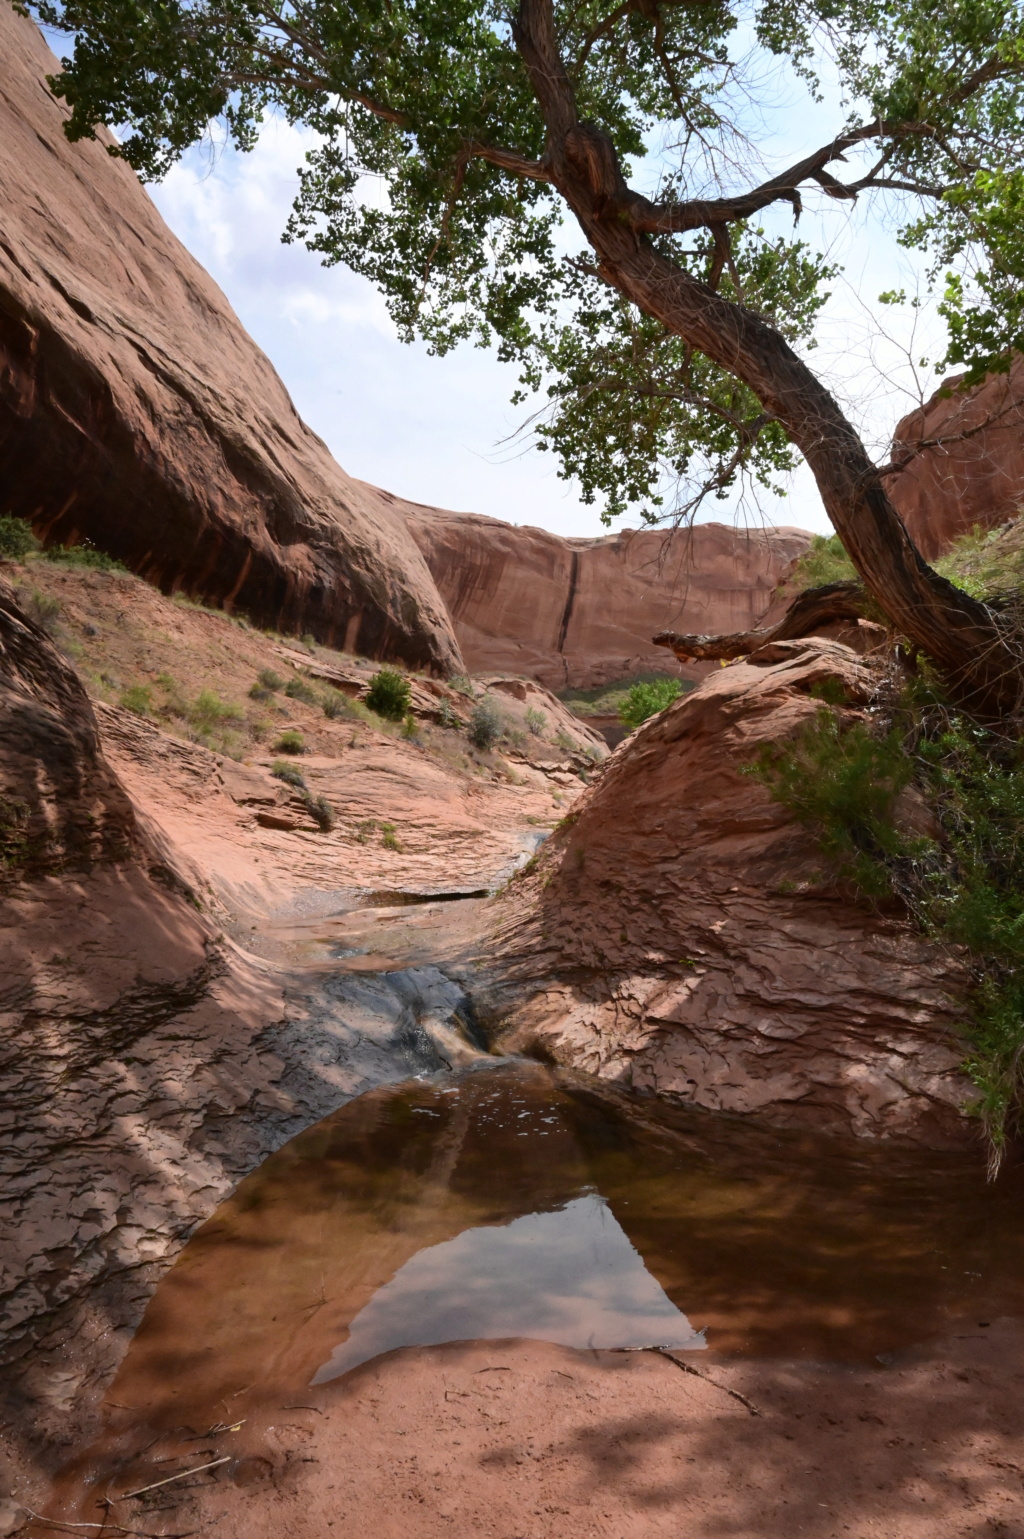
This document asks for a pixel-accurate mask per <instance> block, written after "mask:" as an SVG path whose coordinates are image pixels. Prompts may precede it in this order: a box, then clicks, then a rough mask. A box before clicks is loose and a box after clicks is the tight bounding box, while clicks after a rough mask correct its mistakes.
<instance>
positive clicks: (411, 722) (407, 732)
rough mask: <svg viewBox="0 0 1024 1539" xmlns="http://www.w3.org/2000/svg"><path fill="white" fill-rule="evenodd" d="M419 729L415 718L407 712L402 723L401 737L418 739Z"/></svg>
mask: <svg viewBox="0 0 1024 1539" xmlns="http://www.w3.org/2000/svg"><path fill="white" fill-rule="evenodd" d="M419 735H420V729H419V724H418V723H417V721H416V718H415V716H414V715H413V714H412V712H411V711H409V712H408V713H407V714H406V716H405V718H404V720H403V722H402V736H403V737H419Z"/></svg>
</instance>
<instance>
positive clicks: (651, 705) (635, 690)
mask: <svg viewBox="0 0 1024 1539" xmlns="http://www.w3.org/2000/svg"><path fill="white" fill-rule="evenodd" d="M682 692H683V686H682V685H681V684H680V682H679V680H678V679H652V680H651V681H650V682H649V683H647V684H634V685H632V686H631V688H630V689H629V691H628V693H627V695H626V698H625V700H623V702H622V704H621V705H620V706H619V720H620V721H621V723H622V725H623V726H624V727H628V728H629V730H630V731H631V732H635V731H636V729H637V727H639V725H640V723H641V722H644V721H646V720H647V719H648V717H650V716H657V714H658V712H659V711H664V710H665V709H666V708H667V707H668V706H670V705H671V704H672V702H673V700H678V699H679V696H680V695H681V694H682Z"/></svg>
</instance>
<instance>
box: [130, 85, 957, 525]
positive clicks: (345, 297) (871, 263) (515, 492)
mask: <svg viewBox="0 0 1024 1539" xmlns="http://www.w3.org/2000/svg"><path fill="white" fill-rule="evenodd" d="M797 116H799V114H797ZM788 121H789V125H791V123H792V115H790V118H789V120H788ZM800 127H801V130H802V132H806V133H807V134H813V133H814V132H815V131H816V130H817V127H818V125H816V124H810V125H808V124H807V123H805V122H803V121H801V123H800ZM826 138H827V134H826ZM310 142H311V140H310V138H309V136H308V135H306V134H305V133H303V132H302V131H300V130H298V129H295V128H292V127H289V126H288V125H287V124H285V123H283V122H281V121H279V120H273V121H271V122H269V123H268V124H267V126H266V128H265V130H264V132H263V133H262V135H261V137H260V140H259V143H258V145H257V147H256V149H255V150H254V151H253V152H252V153H251V154H250V155H239V154H237V153H236V152H235V151H233V150H231V149H230V148H227V149H225V148H214V147H211V146H209V145H207V146H202V147H200V148H197V149H195V150H193V151H191V152H190V153H189V154H188V155H187V156H186V158H185V160H184V161H183V162H182V163H181V164H179V165H178V166H176V167H175V168H174V169H173V170H172V171H171V173H170V174H169V176H168V177H167V179H166V181H165V182H164V183H163V184H162V185H161V186H158V187H155V188H153V189H151V190H152V193H153V197H154V199H155V201H156V203H157V204H158V206H159V208H160V210H161V212H162V213H163V215H164V217H165V219H166V220H167V222H168V224H169V225H170V226H171V227H172V229H174V231H175V232H176V233H177V235H178V236H179V237H180V238H181V240H183V241H184V243H185V245H186V246H188V247H189V249H190V250H191V251H192V252H193V253H194V255H195V256H196V257H197V258H198V260H199V261H201V262H202V263H203V265H204V266H205V267H206V268H207V269H208V270H209V272H210V273H211V274H212V276H213V277H214V278H215V279H216V281H217V282H218V283H219V284H220V285H221V287H222V288H223V289H224V291H225V293H226V294H227V296H228V299H229V300H230V302H231V304H232V305H233V307H234V309H235V311H236V312H237V314H238V315H239V317H240V319H241V320H242V323H243V324H244V325H245V326H246V328H247V329H248V330H249V332H250V333H251V334H252V336H253V337H254V338H255V339H256V341H257V342H258V343H259V345H260V346H261V347H262V348H263V349H264V350H265V351H266V352H267V353H268V355H269V356H270V358H271V360H272V361H273V363H274V365H275V367H276V368H277V370H278V372H279V373H280V375H281V376H282V378H283V379H284V381H285V383H286V385H287V386H288V388H289V390H290V391H291V394H292V396H293V398H294V400H295V404H296V406H297V408H298V410H299V411H300V413H301V414H302V416H303V417H305V419H306V421H307V422H309V424H310V426H311V427H313V428H314V429H315V431H316V432H318V433H319V434H320V435H321V436H322V437H323V438H324V439H325V440H326V442H327V443H328V444H329V445H330V447H331V449H332V451H333V453H334V454H335V456H336V457H337V459H338V460H339V462H340V463H341V464H342V465H344V467H345V468H346V470H348V471H349V472H350V473H351V474H353V475H356V476H360V477H362V478H364V479H366V480H368V481H372V482H375V483H376V484H378V485H380V486H384V487H386V488H388V489H389V490H391V491H393V492H396V493H398V494H399V495H401V496H404V497H408V498H410V499H412V500H414V501H419V502H427V503H434V504H437V505H439V506H442V507H451V508H456V509H469V510H473V511H476V512H481V513H487V514H490V515H491V516H493V517H497V518H504V519H508V520H510V521H511V522H514V523H531V524H539V525H541V526H542V527H544V528H548V529H551V530H554V531H556V532H558V533H561V534H567V535H593V534H599V533H602V532H603V530H602V526H601V524H600V522H599V519H598V514H597V511H596V509H594V508H587V507H585V506H584V505H583V504H582V503H581V502H580V500H579V497H578V495H577V492H576V490H575V488H573V487H571V486H569V485H567V484H566V483H565V482H563V481H561V480H559V479H558V477H557V475H556V473H555V470H554V465H553V460H552V457H551V456H549V455H542V454H539V453H537V452H536V451H535V450H533V449H531V448H527V449H525V450H515V451H512V450H510V448H509V446H508V445H507V444H503V440H506V439H507V438H508V437H509V435H510V434H512V433H513V432H514V431H515V429H516V428H517V427H518V426H519V424H520V418H519V416H518V415H517V412H516V410H515V409H514V408H513V407H512V406H511V405H510V403H509V402H510V396H511V393H512V391H513V389H514V388H515V383H516V379H515V370H514V369H513V368H511V367H509V366H507V365H502V364H500V363H498V362H497V360H496V359H495V358H494V357H493V356H492V355H489V354H486V353H484V352H481V351H479V350H478V349H475V348H472V347H469V346H463V347H460V348H458V349H456V350H455V351H454V352H453V353H452V354H450V355H448V356H447V357H445V358H432V357H430V356H429V355H428V353H427V350H426V348H425V347H424V346H423V345H421V344H412V345H411V346H407V345H404V344H402V343H400V342H399V341H398V339H397V337H396V335H395V330H394V327H393V325H392V323H391V321H390V318H389V317H388V315H387V311H386V309H385V306H384V303H383V301H382V299H381V297H380V295H379V294H378V293H377V292H376V291H375V290H374V289H373V287H372V286H371V285H370V284H369V283H368V282H367V281H366V280H364V279H361V278H358V277H356V276H355V275H354V274H352V273H350V272H348V271H347V270H346V269H344V268H341V267H334V268H324V267H323V266H322V265H321V264H320V262H319V259H318V258H317V257H316V256H314V255H313V254H312V253H310V252H308V251H306V250H305V249H304V248H303V247H300V246H286V245H283V244H282V243H281V240H280V235H281V231H282V230H283V228H284V225H285V222H286V220H287V217H288V213H289V211H290V208H291V202H292V199H293V197H294V194H295V189H296V180H297V178H296V172H297V168H298V166H299V165H300V164H301V162H302V159H303V156H304V154H305V151H306V148H307V147H308V145H309V143H310ZM803 147H804V141H803V138H801V145H800V148H801V149H802V148H803ZM789 148H790V146H789V145H787V144H786V143H785V142H784V140H783V141H782V142H781V147H780V144H775V145H773V150H776V151H778V156H781V158H779V162H778V163H779V165H782V164H784V163H785V160H786V151H787V150H788V149H789ZM778 156H776V155H775V154H773V162H774V161H775V159H776V158H778ZM820 201H821V203H822V207H821V208H820V210H818V211H817V212H815V211H814V210H813V209H812V210H810V211H809V213H808V216H807V217H806V218H805V221H804V222H805V224H806V225H807V226H808V230H807V233H806V234H805V238H806V239H808V240H810V241H811V242H812V243H813V244H816V245H821V244H824V245H825V246H826V247H827V248H828V249H829V250H831V251H833V252H834V253H835V255H836V257H837V259H838V260H841V261H842V262H843V264H844V266H845V268H846V273H847V277H846V279H845V280H842V281H840V282H839V283H837V284H836V286H835V294H834V296H833V299H832V300H831V301H830V304H829V306H828V309H827V311H826V313H825V316H824V318H823V324H822V327H821V345H820V346H819V348H818V349H817V351H816V352H815V353H813V354H812V355H811V356H810V359H809V361H811V362H812V363H813V364H814V366H815V367H816V368H817V369H819V370H821V371H823V372H824V373H825V375H826V377H827V378H828V379H829V381H830V383H831V385H832V387H833V388H834V390H835V391H836V393H837V395H838V396H839V398H840V400H841V401H842V402H843V404H844V405H845V406H846V407H847V408H848V410H849V411H850V412H851V414H852V415H853V418H854V420H855V421H856V422H857V423H858V425H859V426H860V427H861V429H862V431H863V432H864V433H865V436H866V438H867V439H868V440H869V442H870V445H871V447H872V448H873V449H875V450H877V451H879V452H881V453H883V454H884V452H885V443H886V441H887V439H888V437H889V434H890V433H891V429H892V425H893V424H894V422H895V421H896V419H897V418H898V417H899V416H900V415H901V414H902V413H903V412H904V411H906V410H907V409H908V407H909V405H910V404H912V402H911V400H910V397H909V395H908V394H907V393H906V386H907V381H908V378H910V375H911V371H908V369H907V366H906V360H905V359H904V358H903V355H902V352H901V346H900V345H899V344H898V343H897V342H892V341H886V340H885V339H880V338H879V337H878V335H877V327H876V320H877V310H878V307H877V305H876V304H875V300H876V298H877V294H878V293H879V291H880V290H881V289H883V288H891V287H894V286H898V285H899V283H900V282H906V276H902V277H901V276H899V275H898V274H897V273H896V271H895V269H894V266H893V253H894V250H895V246H894V242H893V240H892V237H891V235H889V234H888V233H887V232H886V231H885V230H884V228H883V227H882V225H881V223H880V222H879V220H878V219H877V218H875V217H873V215H872V211H871V210H869V209H867V208H858V209H855V210H853V211H852V212H851V211H850V210H849V207H848V206H847V205H838V206H837V205H836V204H835V203H829V202H828V200H820ZM783 227H785V228H791V223H790V222H789V218H788V217H787V216H785V215H782V216H779V228H780V229H782V228H783ZM902 260H903V266H904V268H905V269H908V270H909V274H910V283H909V284H908V288H909V289H910V290H911V291H912V290H913V286H914V280H915V274H914V270H913V263H912V262H911V261H910V260H909V258H906V257H904V258H903V259H902ZM858 296H859V297H858ZM909 315H910V312H899V313H897V312H887V313H886V315H885V319H886V320H887V321H888V320H889V319H890V317H891V320H892V323H893V325H894V326H896V327H899V326H905V324H906V322H907V321H908V319H909ZM926 329H927V328H926ZM918 350H920V344H919V345H918ZM924 350H925V351H926V352H927V347H925V349H924ZM933 351H934V349H933ZM925 373H926V374H927V371H925ZM929 383H930V379H929ZM912 385H913V380H912V379H911V386H912ZM702 516H703V517H705V518H720V519H725V520H731V519H732V517H733V505H732V504H731V503H728V502H726V503H721V502H710V503H708V504H707V505H706V506H705V509H704V512H703V514H702ZM755 516H756V515H755ZM760 516H761V517H762V518H763V519H764V520H765V521H767V522H776V523H788V524H800V525H802V526H803V527H805V528H813V529H820V530H826V531H827V530H828V528H829V524H828V521H827V519H826V517H825V514H824V511H823V509H822V507H821V504H820V501H819V499H818V496H817V492H816V490H815V488H814V485H813V481H812V479H811V477H810V475H809V474H808V473H807V472H806V471H803V472H801V473H799V474H798V475H797V476H796V477H795V478H794V482H793V486H792V488H791V495H790V496H789V497H788V498H786V499H784V500H779V499H776V498H773V497H770V496H763V497H762V498H761V499H760ZM750 518H751V515H750V514H749V512H748V513H745V514H744V515H742V517H741V521H748V520H750Z"/></svg>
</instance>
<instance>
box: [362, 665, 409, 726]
mask: <svg viewBox="0 0 1024 1539" xmlns="http://www.w3.org/2000/svg"><path fill="white" fill-rule="evenodd" d="M366 704H367V705H368V706H369V707H370V710H371V711H376V713H377V715H378V716H383V717H384V719H385V721H401V720H402V719H403V717H405V716H406V715H407V714H408V711H409V708H410V706H411V705H412V691H411V690H410V688H409V680H408V679H407V678H406V677H405V674H404V673H400V672H399V671H398V669H397V668H381V669H379V670H378V671H377V672H376V673H375V674H374V676H373V678H372V679H371V680H370V687H369V689H368V690H367V692H366Z"/></svg>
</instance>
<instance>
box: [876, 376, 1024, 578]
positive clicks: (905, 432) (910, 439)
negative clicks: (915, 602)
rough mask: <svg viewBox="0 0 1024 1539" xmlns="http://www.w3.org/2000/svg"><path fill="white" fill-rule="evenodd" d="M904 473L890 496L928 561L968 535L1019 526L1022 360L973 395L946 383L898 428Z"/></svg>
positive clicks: (896, 449)
mask: <svg viewBox="0 0 1024 1539" xmlns="http://www.w3.org/2000/svg"><path fill="white" fill-rule="evenodd" d="M892 457H893V460H894V461H896V462H897V463H899V462H902V466H903V468H902V469H901V470H900V471H899V473H898V474H896V475H894V476H893V477H892V478H891V480H890V481H889V483H888V490H889V495H890V496H891V497H892V500H893V502H894V503H895V504H896V507H897V509H898V511H899V513H900V514H901V516H902V518H903V522H904V523H905V524H906V526H907V528H908V530H909V531H910V535H911V537H912V539H913V540H914V543H915V544H916V545H917V547H918V549H919V550H920V551H921V553H922V555H924V556H925V557H926V558H927V559H928V560H929V561H933V560H935V558H936V557H938V556H942V555H944V554H945V552H946V551H947V550H949V548H950V546H951V545H952V544H954V542H955V541H956V540H958V539H959V538H960V536H961V535H964V534H969V533H970V531H971V530H972V529H975V528H978V529H994V528H996V527H997V526H998V525H999V524H1004V523H1006V522H1007V520H1009V519H1011V518H1016V517H1017V515H1018V513H1019V512H1020V510H1021V504H1022V503H1024V360H1021V359H1019V358H1018V359H1016V360H1015V362H1014V364H1013V366H1012V367H1011V369H1010V370H1009V372H1008V373H1006V374H993V375H991V376H990V377H989V378H988V379H986V380H984V381H983V382H982V384H981V385H979V386H977V387H976V388H975V389H973V390H966V389H964V388H963V385H962V377H959V378H952V379H949V380H947V381H946V383H945V384H944V385H943V387H942V389H941V390H938V391H936V393H935V394H934V395H933V396H932V397H931V399H930V400H929V401H927V402H926V403H925V404H924V406H923V407H921V408H919V410H917V411H914V412H911V413H910V415H909V416H906V417H904V418H903V420H902V421H901V422H899V423H897V425H896V431H895V433H894V434H893V455H892Z"/></svg>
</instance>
